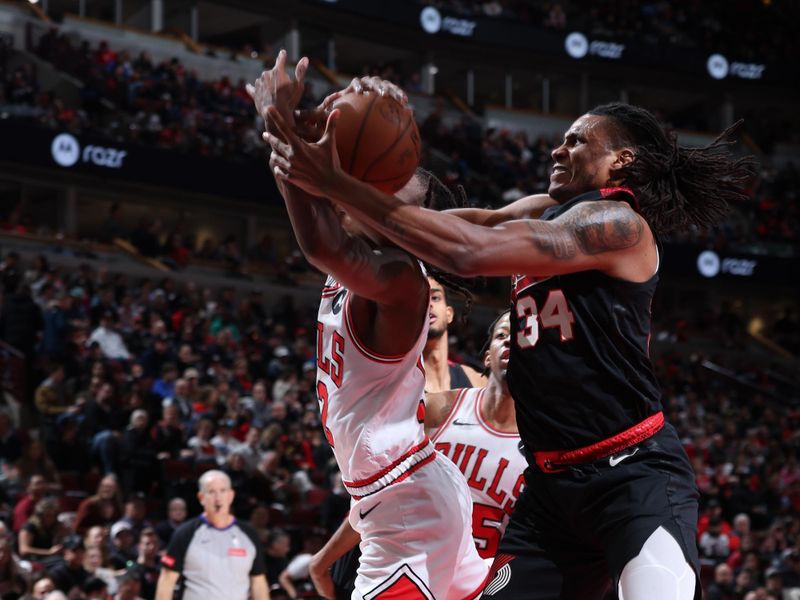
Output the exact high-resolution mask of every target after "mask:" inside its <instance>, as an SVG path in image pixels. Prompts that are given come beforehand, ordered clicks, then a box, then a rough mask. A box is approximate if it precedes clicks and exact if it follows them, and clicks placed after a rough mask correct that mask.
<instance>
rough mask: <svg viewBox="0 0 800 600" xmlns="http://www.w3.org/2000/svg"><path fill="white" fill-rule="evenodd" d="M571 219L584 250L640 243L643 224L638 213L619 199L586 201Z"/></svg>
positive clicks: (601, 250) (603, 250)
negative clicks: (622, 203) (623, 204)
mask: <svg viewBox="0 0 800 600" xmlns="http://www.w3.org/2000/svg"><path fill="white" fill-rule="evenodd" d="M585 206H586V208H585V209H583V210H580V211H578V213H577V214H575V216H574V217H572V218H571V219H570V223H571V226H572V229H573V231H574V235H575V240H576V241H577V242H578V245H579V246H580V247H581V250H582V251H583V253H584V254H588V255H593V254H601V253H603V252H609V251H613V250H623V249H625V248H630V247H631V246H635V245H636V244H637V243H639V240H640V239H642V231H643V230H644V226H643V225H642V221H641V220H640V219H639V217H638V216H637V215H636V213H634V212H633V211H632V210H630V209H629V208H628V207H627V206H622V205H620V204H619V203H618V202H597V203H594V204H589V205H585Z"/></svg>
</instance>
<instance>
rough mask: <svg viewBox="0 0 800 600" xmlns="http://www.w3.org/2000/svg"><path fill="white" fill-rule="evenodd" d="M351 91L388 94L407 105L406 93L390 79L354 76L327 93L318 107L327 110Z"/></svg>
mask: <svg viewBox="0 0 800 600" xmlns="http://www.w3.org/2000/svg"><path fill="white" fill-rule="evenodd" d="M351 92H355V93H356V94H363V93H365V92H377V93H378V94H380V95H381V96H389V97H390V98H394V99H395V100H397V101H398V102H399V103H400V104H402V105H403V106H407V105H408V96H407V95H406V93H405V92H404V91H403V90H402V89H401V88H400V86H398V85H395V84H394V83H392V82H391V81H386V80H385V79H381V78H380V77H355V78H353V81H351V82H350V85H348V86H347V87H346V88H344V89H343V90H339V91H337V92H333V93H332V94H330V95H328V96H327V97H326V98H325V99H324V100H323V101H322V104H320V105H319V108H321V109H323V110H326V111H328V110H330V109H331V107H332V106H333V103H334V102H336V101H337V100H338V99H339V98H341V97H342V96H344V95H345V94H349V93H351Z"/></svg>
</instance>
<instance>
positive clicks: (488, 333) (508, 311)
mask: <svg viewBox="0 0 800 600" xmlns="http://www.w3.org/2000/svg"><path fill="white" fill-rule="evenodd" d="M506 315H508V316H509V318H511V309H510V308H507V309H505V310H504V311H503V312H501V313H500V314H499V315H497V317H496V318H495V320H494V321H492V322H491V323H490V324H489V327H488V329H487V330H486V341H485V342H483V346H481V353H480V357H481V360H483V357H484V356H485V354H486V353H487V352H488V351H489V346H491V345H492V337H494V328H495V327H497V324H498V323H499V322H500V319H502V318H503V317H504V316H506ZM490 372H491V369H490V368H489V367H487V366H486V365H484V366H483V371H481V375H483V376H484V377H489V373H490Z"/></svg>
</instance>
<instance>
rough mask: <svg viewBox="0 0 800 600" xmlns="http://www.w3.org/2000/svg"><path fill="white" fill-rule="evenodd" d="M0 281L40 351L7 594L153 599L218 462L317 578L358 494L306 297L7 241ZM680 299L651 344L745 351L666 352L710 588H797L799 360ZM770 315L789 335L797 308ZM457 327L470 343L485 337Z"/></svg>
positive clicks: (3, 572)
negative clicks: (176, 533) (312, 556)
mask: <svg viewBox="0 0 800 600" xmlns="http://www.w3.org/2000/svg"><path fill="white" fill-rule="evenodd" d="M0 283H1V284H2V292H3V296H2V306H1V307H0V339H2V340H3V341H4V342H6V343H10V344H12V345H13V346H15V347H17V348H19V349H22V350H23V352H25V354H26V355H27V356H30V357H34V356H35V357H36V360H30V361H29V362H30V363H31V365H32V373H31V374H30V377H31V379H30V386H29V394H27V395H28V396H29V398H25V397H22V398H19V400H20V401H21V403H22V408H20V407H19V406H17V407H16V409H15V408H14V406H12V404H11V403H10V402H9V401H8V400H5V401H4V402H3V403H4V404H6V406H2V407H0V462H2V473H0V516H2V521H0V595H1V596H2V597H3V598H19V597H25V598H31V597H32V598H42V597H44V596H43V593H45V592H43V591H42V590H48V589H57V590H60V591H62V592H63V593H65V594H67V595H68V596H69V597H70V598H106V597H107V595H111V596H112V597H114V598H121V599H124V600H135V598H137V597H141V598H145V599H146V600H150V599H152V598H153V592H154V583H155V581H156V580H157V577H158V569H159V562H158V554H159V552H160V551H163V550H164V548H165V547H166V544H168V543H169V538H170V535H171V532H172V531H173V530H174V529H175V527H176V526H177V525H179V524H180V523H181V522H182V521H183V520H185V519H186V518H187V517H188V516H190V515H192V514H196V512H197V511H198V510H199V506H198V504H197V503H196V500H195V499H194V494H195V492H196V481H197V477H198V475H199V474H200V473H202V472H203V471H205V470H206V469H209V468H221V469H223V470H225V472H227V473H228V474H229V475H230V477H231V479H232V481H233V487H234V489H235V491H236V502H235V504H234V511H235V513H236V514H237V515H238V517H239V518H241V519H246V520H248V521H249V522H250V523H251V525H253V526H254V527H255V528H256V530H257V531H258V532H259V534H260V536H261V539H262V542H263V544H264V549H265V553H266V556H267V564H268V573H267V575H268V578H269V581H270V582H271V583H272V584H273V597H274V598H281V597H283V596H282V595H281V594H282V593H283V592H281V591H280V589H279V588H280V587H281V582H284V584H285V582H286V580H287V578H289V580H290V584H291V580H292V579H295V581H294V584H295V585H296V586H298V589H300V590H303V589H306V590H308V589H309V587H308V586H309V583H308V580H307V579H306V578H305V571H304V568H305V566H307V562H308V557H309V553H313V552H314V551H315V549H317V548H318V547H319V546H320V544H321V543H322V542H323V541H324V540H325V539H326V536H327V535H329V534H330V532H332V531H333V530H334V529H335V528H336V527H337V526H338V524H339V522H340V519H341V518H342V515H343V514H344V512H345V511H346V510H347V507H348V504H349V503H348V498H347V494H346V492H345V491H344V490H343V488H342V487H341V482H340V480H339V477H338V472H337V470H336V467H335V464H334V462H333V460H332V453H331V451H330V448H329V447H328V446H327V443H326V442H325V439H324V436H323V435H322V431H321V427H320V421H319V413H318V407H317V399H316V398H315V396H314V377H315V368H316V363H315V355H314V332H315V331H316V329H315V327H314V318H315V310H314V307H312V306H304V307H297V306H294V305H293V303H292V302H291V301H290V300H289V299H283V300H280V301H277V302H276V301H275V299H273V298H270V297H269V296H266V295H264V294H262V293H260V292H252V293H250V294H246V295H244V296H241V295H240V296H237V295H236V293H235V292H234V291H233V290H232V289H230V288H220V289H216V290H212V289H200V288H198V287H196V286H195V285H193V284H191V283H190V284H186V285H179V284H176V283H175V282H174V281H172V280H170V279H168V278H167V279H162V280H155V279H141V280H138V279H134V278H132V277H127V276H123V275H112V274H110V273H109V272H107V271H105V270H102V269H101V270H94V269H92V268H91V267H90V266H88V265H84V266H82V267H81V268H79V269H76V270H73V271H68V270H64V269H59V268H54V267H53V266H52V265H50V264H49V263H48V260H47V258H46V257H45V256H40V257H38V258H36V259H35V260H34V261H32V262H31V263H29V264H26V263H23V262H21V261H20V258H19V257H18V256H16V255H15V254H14V253H8V254H6V255H5V256H4V257H3V260H2V263H0ZM685 308H686V304H685V303H684V302H683V300H681V299H680V298H671V300H670V301H666V300H663V301H659V302H658V303H657V305H656V307H655V312H656V313H657V315H656V317H657V318H656V322H655V326H654V339H655V340H656V343H658V341H659V340H664V339H668V340H669V341H671V342H679V343H686V342H692V341H693V340H699V339H702V338H703V336H705V337H706V338H708V339H710V340H711V341H712V342H713V343H714V344H716V345H717V346H718V347H719V348H721V349H729V350H733V351H736V352H741V353H742V354H741V357H740V358H739V359H737V360H736V361H735V362H732V360H731V359H730V357H729V356H720V357H714V356H713V355H712V356H709V357H707V358H710V359H711V361H717V362H718V363H719V364H723V365H725V366H726V368H728V369H730V370H731V371H732V372H734V373H736V376H727V377H723V376H720V375H719V374H718V373H716V372H715V371H714V370H713V369H711V368H709V367H708V365H707V363H706V362H705V357H703V356H700V355H696V354H690V353H688V352H686V351H682V350H675V349H670V350H666V351H663V352H658V353H657V354H656V356H657V360H656V368H657V371H658V376H659V379H660V381H661V383H662V386H663V389H664V406H665V410H666V412H667V415H668V417H669V419H670V421H671V422H672V423H673V424H675V426H676V427H677V428H678V430H679V433H680V436H681V438H682V440H683V441H684V444H685V445H686V447H687V450H688V451H689V453H690V456H691V459H692V461H693V465H694V467H695V470H696V472H697V481H698V486H699V488H700V491H701V507H702V515H701V521H700V535H699V538H698V543H699V545H700V549H701V555H702V559H703V564H704V568H705V570H706V571H707V573H708V577H709V578H710V581H709V583H708V589H707V592H708V596H707V597H708V598H709V599H710V600H760V599H762V598H763V599H766V600H788V599H792V598H796V597H798V596H797V595H798V594H800V460H798V459H799V458H800V457H798V450H799V449H800V436H798V434H797V431H798V425H800V411H798V410H797V407H796V396H797V387H796V383H797V382H796V374H787V373H786V372H785V369H784V370H782V371H781V370H777V371H776V370H775V369H774V368H773V367H767V366H759V365H760V364H761V363H759V362H754V361H751V360H750V359H749V358H748V356H747V354H746V350H747V346H748V340H747V335H746V333H745V328H746V323H747V320H746V319H745V318H743V316H742V315H740V314H738V313H737V310H738V309H737V308H736V307H731V306H727V305H723V306H715V305H714V306H708V307H706V309H705V311H703V310H700V309H698V308H697V307H694V306H693V307H692V309H691V310H688V309H687V310H684V309H685ZM681 311H683V312H681ZM686 314H690V315H692V317H691V318H688V319H689V322H688V323H686V322H684V321H685V320H686V319H687V317H686V316H685V315H686ZM772 326H773V327H775V328H777V329H780V330H782V331H784V333H785V334H786V335H793V337H791V338H786V339H787V340H788V341H787V346H789V344H794V346H793V348H794V350H795V351H796V349H797V337H798V323H797V315H796V314H794V315H793V316H792V315H791V314H789V315H788V316H786V318H782V320H780V321H779V322H776V323H774V324H773V325H772ZM476 329H478V328H476ZM792 332H793V334H792ZM459 339H460V340H461V352H462V353H463V354H465V355H470V354H474V350H473V352H469V351H468V350H464V349H465V348H473V349H474V348H478V347H480V345H481V343H482V340H481V339H480V337H479V336H470V335H459ZM458 350H459V349H458V348H454V351H456V352H457V351H458ZM472 358H473V359H474V356H472ZM792 381H793V382H794V385H795V387H794V388H793V390H792V387H791V382H792ZM792 398H794V402H795V403H794V404H793V403H791V400H792ZM290 563H292V564H291V566H290ZM304 565H305V566H304ZM293 587H294V586H293ZM29 593H30V594H32V595H30V596H23V594H29ZM37 594H38V595H37ZM55 598H59V596H52V597H51V600H53V599H55Z"/></svg>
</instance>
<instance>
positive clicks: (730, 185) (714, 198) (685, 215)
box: [588, 102, 758, 234]
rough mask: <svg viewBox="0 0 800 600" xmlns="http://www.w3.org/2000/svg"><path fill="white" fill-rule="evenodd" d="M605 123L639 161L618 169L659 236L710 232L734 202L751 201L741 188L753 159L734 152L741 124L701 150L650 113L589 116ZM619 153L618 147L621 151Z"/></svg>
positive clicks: (612, 107) (624, 110) (604, 111)
mask: <svg viewBox="0 0 800 600" xmlns="http://www.w3.org/2000/svg"><path fill="white" fill-rule="evenodd" d="M588 114H590V115H597V116H603V117H607V118H609V119H610V120H611V122H612V125H613V127H614V129H615V130H616V132H617V134H618V136H619V137H618V139H617V140H616V141H615V143H617V144H619V145H630V146H631V147H632V148H633V149H634V153H635V158H634V160H633V161H631V163H630V164H628V165H626V166H624V167H622V168H620V170H619V181H620V184H621V185H623V186H626V187H629V188H631V190H633V192H634V193H635V194H636V198H637V200H638V202H639V210H640V212H641V213H642V216H644V218H645V219H647V222H648V223H649V224H650V226H651V227H653V229H654V230H655V233H656V234H659V233H668V232H670V231H673V230H675V229H680V228H685V227H688V226H691V225H694V226H697V227H700V228H708V227H710V226H712V225H714V224H716V223H718V222H719V219H720V218H721V217H723V216H724V215H725V213H726V212H727V210H728V207H729V205H730V204H731V203H733V202H740V201H743V200H746V199H747V197H748V196H747V194H746V193H745V192H744V190H743V188H744V185H745V183H746V182H747V181H748V180H749V179H750V178H752V177H753V176H754V175H755V174H756V171H757V167H758V163H757V162H756V160H755V158H754V157H752V156H745V157H742V158H738V159H737V158H735V157H734V156H732V153H731V146H733V145H734V144H735V143H736V142H735V140H734V139H733V136H734V134H735V133H736V132H737V131H738V130H739V128H740V127H741V125H742V123H743V121H741V120H739V121H737V122H736V123H734V124H733V125H731V126H730V127H728V128H727V129H726V130H725V131H723V132H722V133H721V134H720V135H719V136H718V137H717V138H716V139H715V140H714V141H713V142H711V143H710V144H709V145H707V146H704V147H702V148H691V147H687V146H681V145H679V144H678V141H677V136H676V135H675V133H674V132H672V131H669V132H668V131H665V130H664V128H663V127H662V126H661V124H660V123H659V122H658V120H657V119H656V118H655V117H654V116H653V114H652V113H650V112H649V111H647V110H645V109H644V108H640V107H637V106H631V105H630V104H623V103H621V102H612V103H610V104H603V105H601V106H598V107H596V108H594V109H592V110H590V111H589V113H588ZM618 147H619V146H618Z"/></svg>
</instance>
